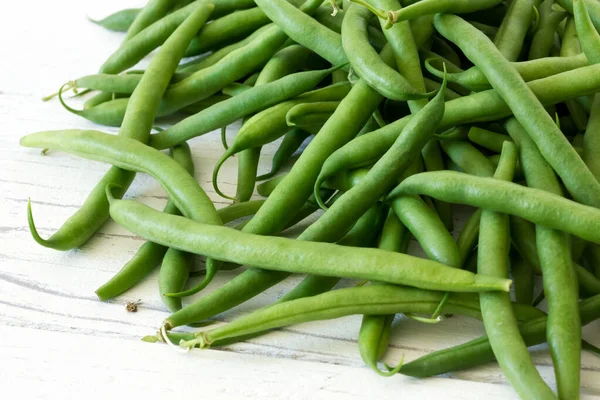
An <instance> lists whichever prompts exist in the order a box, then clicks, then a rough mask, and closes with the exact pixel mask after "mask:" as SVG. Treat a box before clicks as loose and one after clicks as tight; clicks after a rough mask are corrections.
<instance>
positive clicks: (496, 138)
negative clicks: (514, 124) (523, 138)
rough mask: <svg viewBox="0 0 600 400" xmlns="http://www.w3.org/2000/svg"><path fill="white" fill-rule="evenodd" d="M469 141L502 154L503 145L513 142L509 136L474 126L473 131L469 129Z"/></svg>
mask: <svg viewBox="0 0 600 400" xmlns="http://www.w3.org/2000/svg"><path fill="white" fill-rule="evenodd" d="M469 140H470V141H471V142H473V143H475V144H477V145H479V146H481V147H484V148H486V149H488V150H490V151H493V152H495V153H500V152H501V151H502V145H503V143H504V142H510V141H511V139H510V137H509V136H507V135H503V134H500V133H496V132H492V131H489V130H487V129H483V128H479V127H476V126H473V127H471V129H469Z"/></svg>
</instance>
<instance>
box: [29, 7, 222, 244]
mask: <svg viewBox="0 0 600 400" xmlns="http://www.w3.org/2000/svg"><path fill="white" fill-rule="evenodd" d="M213 9H214V7H213V6H212V4H205V5H202V6H199V7H198V8H197V9H195V11H194V12H193V13H192V15H191V16H190V17H189V18H188V19H186V21H185V22H184V23H183V24H181V26H180V27H179V28H177V30H176V31H175V32H174V33H173V35H172V36H171V37H170V38H169V39H167V41H166V42H165V45H164V46H163V47H162V48H161V49H160V50H159V52H158V53H157V54H156V55H155V56H154V57H153V59H152V61H151V62H150V64H149V66H148V68H147V69H146V72H145V73H144V75H143V78H142V81H141V82H140V84H139V85H138V87H137V88H136V90H135V92H134V93H133V94H132V96H131V98H130V99H128V103H129V105H128V106H127V111H126V112H125V116H124V117H123V125H122V126H121V129H120V132H119V135H121V136H124V137H127V138H132V139H135V140H139V141H141V142H143V143H145V142H147V140H148V136H149V135H150V130H151V128H152V123H153V121H154V117H155V113H156V110H157V108H158V104H159V103H160V98H161V96H162V94H163V93H164V91H165V89H166V87H167V85H168V83H169V80H170V78H171V75H172V74H173V72H174V71H175V68H176V67H177V63H178V62H179V60H180V59H181V55H182V54H183V49H184V48H185V46H186V45H187V43H188V42H189V40H190V38H191V36H192V35H193V34H194V32H196V31H197V30H198V29H199V27H200V26H202V24H204V22H205V21H206V19H207V18H208V16H209V15H210V13H211V12H212V10H213ZM104 104H108V103H103V104H102V105H104ZM102 105H101V106H102ZM89 110H93V108H91V109H89ZM89 110H87V111H89ZM75 135H76V134H75ZM41 136H42V137H43V136H44V135H43V134H42V135H41ZM30 138H31V136H30ZM26 141H27V140H26V139H25V138H23V140H22V143H23V144H25V142H26ZM140 145H141V146H142V147H145V146H144V145H142V144H140ZM44 147H47V146H44ZM175 164H176V163H175ZM134 176H135V174H134V173H132V172H124V171H119V170H118V168H116V167H113V168H111V169H110V170H109V171H108V172H107V173H106V174H105V175H104V177H103V178H102V180H101V181H100V182H99V183H98V185H97V186H96V187H95V188H94V189H93V190H92V192H91V193H90V195H89V196H88V198H87V199H86V201H85V203H84V205H83V206H82V207H81V208H80V209H79V211H77V212H76V213H75V214H74V215H73V216H71V217H70V218H69V219H68V220H67V221H66V222H65V224H63V226H62V227H61V228H60V229H59V230H58V231H57V232H56V233H54V234H53V235H52V236H51V237H50V238H49V239H42V238H41V237H40V236H39V235H38V234H37V232H36V230H35V225H34V223H33V218H32V217H31V215H29V222H30V224H29V225H30V229H31V231H32V234H33V236H34V239H35V240H36V242H38V243H39V244H41V245H42V246H46V247H50V248H54V249H57V250H70V249H72V248H75V247H78V246H80V245H81V244H83V243H85V242H86V241H87V240H88V239H89V238H90V237H91V236H92V235H93V234H94V232H96V230H98V229H99V228H100V226H102V224H103V223H104V222H105V221H106V220H107V218H108V216H109V215H108V202H107V199H106V197H105V195H104V194H102V190H103V189H102V188H105V187H106V185H108V184H114V185H117V186H120V188H119V189H117V190H116V191H115V196H117V197H121V196H123V194H124V193H125V191H126V190H127V187H129V185H130V184H131V182H132V181H133V178H134ZM100 186H102V188H101V187H100Z"/></svg>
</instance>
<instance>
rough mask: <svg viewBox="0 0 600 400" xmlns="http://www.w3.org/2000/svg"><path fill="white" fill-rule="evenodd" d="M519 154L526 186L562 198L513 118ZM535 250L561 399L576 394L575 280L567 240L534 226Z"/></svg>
mask: <svg viewBox="0 0 600 400" xmlns="http://www.w3.org/2000/svg"><path fill="white" fill-rule="evenodd" d="M506 128H507V130H508V132H509V133H510V134H511V135H512V137H513V139H514V140H515V142H516V143H517V145H518V146H519V148H520V152H521V164H522V165H523V169H524V171H525V174H526V178H527V183H528V185H529V186H530V187H534V188H539V189H542V190H546V191H548V192H550V193H553V194H556V195H558V196H562V189H561V187H560V184H559V182H558V179H557V178H556V176H555V175H554V172H553V171H552V169H551V167H550V166H549V165H548V164H547V163H546V162H545V161H544V159H543V158H542V156H541V154H540V153H539V152H538V150H537V148H536V146H535V144H534V142H533V141H532V140H531V139H530V138H529V136H528V135H527V133H526V132H525V131H524V130H523V128H522V127H521V125H520V124H519V123H518V122H517V121H516V120H514V119H510V120H509V121H508V122H507V123H506ZM536 239H537V249H538V255H539V259H540V265H541V268H542V274H543V276H544V280H543V283H544V293H545V295H546V300H547V303H548V310H549V313H548V328H547V338H548V345H549V347H550V354H551V356H552V360H553V362H554V370H555V372H556V377H557V385H558V393H559V397H561V398H577V396H578V395H579V379H580V378H579V370H580V363H581V360H580V354H581V347H580V346H581V329H580V326H581V322H580V320H579V318H578V314H577V300H578V298H579V295H578V291H577V279H576V276H575V273H574V271H573V268H572V261H571V251H570V243H569V237H568V236H567V235H565V234H564V233H562V232H557V231H554V230H551V229H548V228H546V227H545V226H539V225H538V226H536Z"/></svg>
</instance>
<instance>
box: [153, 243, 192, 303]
mask: <svg viewBox="0 0 600 400" xmlns="http://www.w3.org/2000/svg"><path fill="white" fill-rule="evenodd" d="M192 260H193V256H192V255H191V254H189V253H186V252H183V251H179V250H176V249H173V248H170V249H169V250H168V251H167V253H166V254H165V257H164V259H163V262H162V264H161V266H160V271H159V274H158V287H159V290H160V293H161V296H160V298H161V300H162V302H163V304H164V305H165V306H167V308H168V309H169V310H170V311H171V312H175V311H178V310H181V307H182V304H181V298H179V297H168V296H165V295H164V293H172V292H179V291H181V290H183V288H184V287H185V283H186V282H187V280H188V277H189V274H190V270H191V263H192Z"/></svg>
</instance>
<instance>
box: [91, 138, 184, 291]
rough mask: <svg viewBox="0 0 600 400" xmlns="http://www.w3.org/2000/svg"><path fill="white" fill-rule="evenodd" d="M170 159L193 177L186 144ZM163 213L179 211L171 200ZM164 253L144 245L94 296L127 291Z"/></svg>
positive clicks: (151, 245)
mask: <svg viewBox="0 0 600 400" xmlns="http://www.w3.org/2000/svg"><path fill="white" fill-rule="evenodd" d="M172 157H173V159H174V160H175V161H176V162H177V163H179V164H180V165H181V166H182V167H183V168H184V169H185V171H186V172H187V173H188V174H190V175H191V176H194V163H193V161H192V157H191V152H190V148H189V146H188V145H187V143H182V144H181V145H179V146H176V147H174V148H173V149H172ZM163 212H164V213H167V214H178V215H179V209H178V208H177V206H176V205H175V203H174V202H173V200H171V199H169V201H168V202H167V205H166V206H165V208H164V210H163ZM166 252H167V248H166V247H164V246H161V245H159V244H156V243H153V242H146V243H144V244H143V245H142V246H141V247H140V248H139V250H138V251H137V253H136V254H135V255H134V256H133V258H132V259H131V260H130V261H129V262H127V264H125V265H124V266H123V268H121V270H119V272H117V274H116V275H114V276H113V277H112V278H111V279H110V280H109V281H108V282H106V283H105V284H103V285H102V286H100V287H99V288H98V289H96V295H97V296H98V297H99V298H100V300H108V299H110V298H113V297H116V296H118V295H120V294H122V293H124V292H125V291H127V290H129V289H130V288H132V287H133V286H134V285H136V284H137V283H138V282H139V281H141V280H142V279H143V278H144V277H145V276H146V275H148V273H150V272H151V271H152V270H153V269H154V268H155V267H156V266H157V265H158V264H159V262H160V260H162V259H163V257H164V255H165V253H166Z"/></svg>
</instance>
